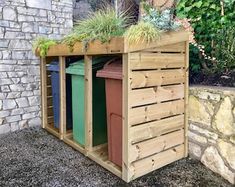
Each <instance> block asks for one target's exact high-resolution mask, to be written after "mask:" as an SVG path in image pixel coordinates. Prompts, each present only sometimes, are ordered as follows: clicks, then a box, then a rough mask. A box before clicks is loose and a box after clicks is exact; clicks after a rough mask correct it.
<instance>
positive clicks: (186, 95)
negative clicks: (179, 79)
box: [184, 41, 189, 157]
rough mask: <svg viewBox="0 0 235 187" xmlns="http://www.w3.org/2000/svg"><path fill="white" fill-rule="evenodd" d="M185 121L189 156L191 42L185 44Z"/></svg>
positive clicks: (186, 154)
mask: <svg viewBox="0 0 235 187" xmlns="http://www.w3.org/2000/svg"><path fill="white" fill-rule="evenodd" d="M185 51H186V54H185V68H186V70H185V89H184V90H185V93H184V95H185V106H184V108H185V109H184V110H185V121H184V130H185V139H184V141H185V152H184V156H185V157H187V156H188V97H189V41H186V42H185Z"/></svg>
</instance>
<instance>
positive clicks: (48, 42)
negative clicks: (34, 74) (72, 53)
mask: <svg viewBox="0 0 235 187" xmlns="http://www.w3.org/2000/svg"><path fill="white" fill-rule="evenodd" d="M56 44H57V42H56V41H55V40H52V39H48V38H44V37H41V38H37V39H36V40H35V41H34V42H33V52H36V51H37V50H38V51H40V56H41V57H45V56H46V55H47V52H48V50H49V48H50V47H51V46H53V45H56Z"/></svg>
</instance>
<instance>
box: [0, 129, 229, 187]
mask: <svg viewBox="0 0 235 187" xmlns="http://www.w3.org/2000/svg"><path fill="white" fill-rule="evenodd" d="M0 186H4V187H5V186H14V187H16V186H24V187H25V186H50V187H51V186H58V187H60V186H61V187H62V186H63V187H65V186H66V187H70V186H99V187H100V186H101V187H102V186H117V187H118V186H124V187H125V186H145V187H146V186H156V187H165V186H177V187H180V186H182V187H185V186H200V187H207V186H208V187H216V186H221V187H222V186H223V187H225V186H232V185H230V184H229V183H228V182H227V181H225V180H224V179H223V178H221V177H220V176H219V175H217V174H214V173H213V172H211V171H210V170H208V169H206V168H205V167H204V166H203V165H202V164H201V163H200V162H198V161H196V160H193V159H189V158H187V159H183V160H180V161H178V162H175V163H173V164H170V165H168V166H166V167H163V168H162V169H159V170H157V171H155V172H152V173H150V174H149V175H146V176H144V177H141V178H139V179H137V180H135V181H133V182H131V183H130V184H126V183H125V182H123V181H122V180H120V179H119V178H118V177H116V176H114V175H113V174H111V173H110V172H108V171H106V170H105V169H103V168H102V167H100V166H99V165H97V164H96V163H95V162H93V161H91V160H90V159H88V158H86V157H84V156H83V155H82V154H80V153H79V152H77V151H75V150H73V149H72V148H70V147H69V146H67V145H66V144H64V143H63V142H61V141H59V140H57V139H56V138H54V137H53V136H52V135H49V134H48V133H47V132H46V131H44V130H42V129H40V128H31V129H26V130H22V131H19V132H16V133H12V134H7V135H3V136H0Z"/></svg>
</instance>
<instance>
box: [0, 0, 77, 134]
mask: <svg viewBox="0 0 235 187" xmlns="http://www.w3.org/2000/svg"><path fill="white" fill-rule="evenodd" d="M72 16H73V1H72V0H0V134H2V133H7V132H10V131H16V130H18V129H22V128H25V127H29V126H34V125H40V123H41V120H40V77H39V59H38V58H36V57H35V56H34V54H33V52H32V41H33V39H34V38H36V37H38V36H45V37H50V38H60V37H61V36H62V35H65V34H67V33H68V32H69V31H70V30H71V28H72V27H73V21H72Z"/></svg>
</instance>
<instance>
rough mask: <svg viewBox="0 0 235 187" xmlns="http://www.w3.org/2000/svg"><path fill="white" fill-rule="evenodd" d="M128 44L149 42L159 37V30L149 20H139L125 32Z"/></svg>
mask: <svg viewBox="0 0 235 187" xmlns="http://www.w3.org/2000/svg"><path fill="white" fill-rule="evenodd" d="M125 36H126V37H127V39H128V41H129V43H130V44H140V43H150V42H153V41H156V40H157V39H159V38H160V31H159V30H158V29H156V28H155V26H154V25H153V24H151V23H149V22H144V21H140V22H139V23H138V24H137V25H132V26H131V27H130V28H129V29H128V30H127V31H126V33H125Z"/></svg>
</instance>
